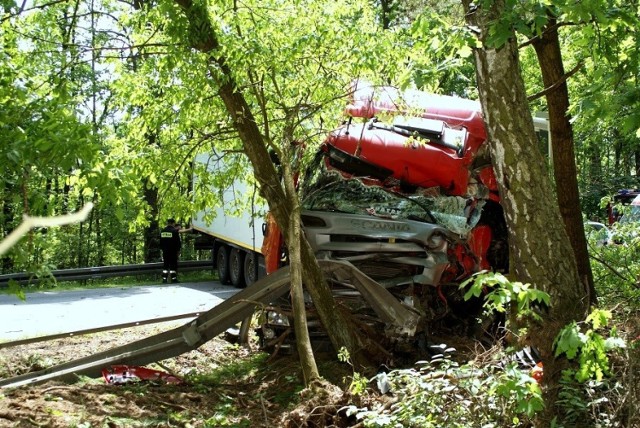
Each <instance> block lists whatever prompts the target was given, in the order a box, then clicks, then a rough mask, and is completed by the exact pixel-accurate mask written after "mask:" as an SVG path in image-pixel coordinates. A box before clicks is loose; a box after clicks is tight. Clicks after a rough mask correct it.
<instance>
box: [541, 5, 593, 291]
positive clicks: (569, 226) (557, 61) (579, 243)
mask: <svg viewBox="0 0 640 428" xmlns="http://www.w3.org/2000/svg"><path fill="white" fill-rule="evenodd" d="M532 45H533V48H534V49H535V51H536V54H537V55H538V63H540V70H541V72H542V81H543V83H544V87H545V90H546V98H547V107H548V109H549V128H550V131H551V142H552V145H551V146H552V148H553V175H554V177H555V181H556V188H557V189H558V191H557V192H556V195H557V197H558V205H559V207H560V214H561V215H562V219H563V220H564V227H565V229H566V231H567V234H568V235H569V240H570V241H571V242H572V244H573V253H574V254H575V257H576V263H577V266H578V274H579V275H580V279H581V280H582V281H583V283H584V286H585V289H586V290H587V292H588V293H589V302H590V303H591V304H595V303H597V297H596V289H595V287H594V284H593V273H592V272H591V263H590V262H589V252H588V250H587V238H586V236H585V232H584V223H583V220H582V211H581V209H580V193H579V190H578V171H577V169H576V157H575V151H574V142H573V128H572V127H571V122H570V120H569V119H570V117H569V90H568V89H567V82H566V76H565V73H564V66H563V64H562V52H560V40H559V39H558V27H557V25H556V20H555V18H553V17H550V20H549V23H548V24H547V26H546V28H545V30H544V32H543V33H542V34H541V35H540V36H538V37H536V38H534V39H533V40H532Z"/></svg>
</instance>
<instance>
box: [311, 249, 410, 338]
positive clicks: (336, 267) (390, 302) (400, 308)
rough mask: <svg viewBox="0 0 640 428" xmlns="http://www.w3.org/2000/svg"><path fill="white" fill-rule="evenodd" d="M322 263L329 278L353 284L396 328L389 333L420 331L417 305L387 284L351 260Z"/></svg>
mask: <svg viewBox="0 0 640 428" xmlns="http://www.w3.org/2000/svg"><path fill="white" fill-rule="evenodd" d="M318 263H319V264H320V267H321V268H322V270H323V271H324V273H325V275H326V276H327V278H328V279H334V280H336V281H338V282H340V283H342V284H344V283H348V284H351V285H353V286H354V287H355V288H356V289H357V290H358V292H359V293H360V294H361V295H362V297H363V298H364V299H365V300H366V301H367V303H369V305H370V306H371V308H372V309H373V310H374V312H375V313H376V314H377V315H378V316H379V317H380V319H381V320H382V321H383V322H384V323H385V324H387V326H388V327H389V329H390V330H392V331H389V333H391V332H392V333H395V334H398V335H408V336H413V335H414V334H415V333H416V330H417V327H418V323H419V322H420V318H421V316H420V313H419V312H418V311H417V310H416V309H414V308H411V307H409V306H407V305H405V304H403V303H401V302H400V301H398V299H397V298H396V297H395V296H394V295H393V294H391V293H390V292H389V291H388V290H387V289H386V288H385V287H383V286H382V285H380V284H378V283H377V282H376V281H374V280H373V279H371V278H370V277H368V276H367V275H365V274H364V273H363V272H361V271H360V270H358V269H357V268H356V267H355V266H354V265H352V264H351V263H349V262H347V261H339V260H318Z"/></svg>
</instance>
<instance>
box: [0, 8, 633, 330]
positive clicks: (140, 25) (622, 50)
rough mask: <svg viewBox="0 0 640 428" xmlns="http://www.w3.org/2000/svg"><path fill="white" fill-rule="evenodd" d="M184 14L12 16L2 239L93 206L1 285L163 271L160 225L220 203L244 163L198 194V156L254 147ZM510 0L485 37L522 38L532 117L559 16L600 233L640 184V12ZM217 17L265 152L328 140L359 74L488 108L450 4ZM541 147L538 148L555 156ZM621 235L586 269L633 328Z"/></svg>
mask: <svg viewBox="0 0 640 428" xmlns="http://www.w3.org/2000/svg"><path fill="white" fill-rule="evenodd" d="M181 3H182V2H175V3H174V2H163V1H161V2H145V1H134V2H133V3H126V2H115V1H114V2H108V1H102V2H100V1H89V2H81V1H69V2H68V1H51V2H28V1H25V2H23V3H21V4H18V3H15V2H13V1H4V2H3V16H2V21H1V25H2V28H1V31H2V33H1V34H2V42H3V43H2V51H1V53H0V54H1V56H0V58H1V61H2V62H1V64H0V79H2V85H1V87H0V99H1V100H2V101H1V105H2V106H3V108H2V110H1V111H0V126H1V127H2V132H1V133H0V140H1V144H0V156H2V158H3V161H2V174H1V177H2V178H1V180H2V188H1V191H2V198H0V200H1V201H2V202H1V204H2V210H0V228H1V229H2V230H1V232H2V235H3V236H6V234H8V233H9V232H10V231H11V230H13V229H14V228H15V227H16V226H17V225H18V224H19V223H20V222H21V220H22V216H23V215H24V214H29V215H38V216H53V215H58V214H64V213H67V212H71V211H76V210H78V209H80V208H81V207H83V206H84V205H85V204H87V203H88V202H92V203H93V204H94V209H93V210H92V211H91V213H90V216H89V218H88V220H87V221H86V222H83V223H80V224H77V225H73V226H67V227H64V228H51V229H47V230H39V231H37V232H35V233H32V234H30V235H29V237H28V239H24V240H22V241H21V242H20V243H19V244H18V245H16V246H15V247H14V248H13V249H12V251H11V252H10V253H9V254H7V255H6V257H3V259H2V273H9V272H16V271H33V272H36V273H37V274H39V275H42V276H43V277H46V272H47V271H48V270H49V269H54V268H55V269H62V268H72V267H85V266H100V265H109V264H123V263H141V262H154V261H158V260H159V259H160V253H159V245H158V242H157V238H158V236H159V233H158V231H159V227H160V226H161V225H162V224H163V221H164V220H165V219H166V218H168V217H177V218H178V219H180V220H182V221H183V222H185V223H186V222H188V219H189V218H190V217H191V215H192V214H193V212H195V211H198V210H201V209H202V208H204V207H207V206H215V205H219V204H220V203H221V200H220V197H221V194H218V193H215V192H210V191H208V189H209V188H210V186H214V188H220V189H223V188H224V187H225V183H228V182H229V181H230V180H232V179H233V177H232V175H233V174H236V173H237V171H238V169H237V168H236V166H234V168H232V169H230V173H229V174H227V175H221V176H215V177H214V176H212V177H208V179H206V180H203V181H201V187H197V188H194V187H193V185H192V176H193V173H194V171H193V165H192V160H193V158H194V156H195V154H196V153H199V152H210V153H217V154H220V155H221V154H223V153H224V152H226V151H242V150H243V147H242V144H241V141H240V139H239V138H238V135H237V133H236V129H235V128H234V127H233V126H232V124H231V123H230V120H229V117H228V112H227V110H226V109H225V106H224V105H223V103H222V100H221V99H220V97H218V95H217V94H218V88H217V87H215V86H213V85H212V79H210V78H209V77H210V76H211V75H215V70H212V69H211V64H210V61H209V60H210V58H211V56H212V55H213V54H212V53H211V52H207V51H205V50H203V49H200V47H199V46H197V43H198V40H200V39H201V36H202V35H201V34H198V25H197V22H195V24H194V22H193V21H188V20H185V18H184V16H183V15H182V13H181V9H180V7H181V6H183V5H182V4H181ZM480 3H482V4H485V5H486V4H488V3H490V2H487V1H484V2H480ZM505 3H506V6H507V7H505V8H504V14H503V16H502V19H500V20H499V21H497V22H496V24H495V26H494V27H493V34H492V36H493V37H494V38H495V40H500V39H503V38H506V37H508V35H509V34H510V32H511V31H513V30H515V31H517V32H518V34H519V37H520V38H521V42H522V43H521V45H522V46H521V49H520V52H519V54H520V65H521V72H522V74H523V77H524V80H525V86H526V90H527V93H528V94H529V95H530V101H529V103H530V104H529V109H530V110H531V111H532V112H544V111H546V109H547V108H546V105H545V98H544V97H543V96H541V95H540V94H542V93H544V91H545V90H546V89H548V88H545V86H544V85H543V83H542V79H541V76H540V66H539V64H538V60H537V58H536V55H535V52H534V51H533V49H532V48H531V46H530V44H528V43H526V40H528V38H530V37H535V35H536V31H537V30H538V29H539V28H541V26H542V23H543V21H544V22H545V23H546V22H547V21H546V19H548V10H549V9H552V10H554V13H555V14H556V17H557V18H558V29H559V32H560V41H561V47H562V55H563V59H564V62H565V68H566V69H567V70H570V72H569V73H568V76H567V80H566V82H567V84H568V88H569V99H570V102H571V104H570V110H569V113H570V116H571V118H572V120H571V124H572V127H573V132H574V141H575V154H576V165H577V179H578V184H579V192H580V201H581V204H582V206H581V211H582V215H583V216H584V218H585V219H592V220H602V221H604V220H605V218H606V211H605V210H604V206H603V203H602V201H603V198H604V199H605V200H606V198H608V197H610V196H611V195H612V194H614V193H615V192H616V191H617V190H618V189H621V188H633V187H639V186H640V184H639V183H638V182H637V177H638V174H639V170H640V144H639V142H640V140H639V137H640V134H639V130H640V111H639V110H638V103H639V102H640V97H639V94H638V70H639V67H638V60H639V51H638V43H639V42H638V38H637V34H636V32H637V28H639V27H638V25H637V24H638V22H637V21H638V12H639V9H638V7H639V6H638V4H637V2H622V1H602V2H599V1H592V2H570V1H540V2H505ZM196 5H201V4H200V3H196ZM207 6H208V7H209V8H210V10H209V14H210V16H212V17H213V22H214V24H215V25H216V26H217V27H216V28H217V30H218V37H219V40H218V42H219V51H220V52H222V53H223V54H224V57H225V59H226V65H227V66H228V67H229V68H230V69H231V70H232V71H233V73H234V74H233V75H234V78H235V80H236V81H237V82H239V85H240V86H241V87H242V88H243V89H245V94H247V95H248V99H249V101H250V103H251V105H252V106H256V107H257V110H258V111H261V112H262V113H263V114H264V117H262V118H260V124H261V130H262V134H263V138H264V140H265V141H266V142H267V144H268V145H269V146H270V147H271V148H273V149H274V150H276V151H278V152H286V144H287V143H288V142H290V141H305V143H306V144H308V145H309V146H313V145H315V144H318V143H320V142H321V141H322V139H323V137H324V136H325V135H326V134H327V132H329V131H330V130H331V129H332V128H334V127H335V126H337V125H338V124H339V123H340V121H341V120H342V117H341V115H342V110H343V107H344V104H345V99H346V98H345V97H346V95H347V94H346V91H345V88H347V87H348V85H349V83H350V82H351V81H352V80H353V79H354V78H366V79H368V80H370V81H372V82H374V83H378V84H392V85H395V86H398V87H400V88H408V87H415V88H419V89H423V90H426V91H429V92H435V93H443V94H451V95H457V96H462V97H465V98H472V99H475V98H477V97H478V91H477V89H476V87H477V82H476V75H475V66H474V63H473V57H472V48H473V47H474V42H473V37H472V34H473V28H470V27H469V26H466V25H465V13H464V11H463V9H462V5H461V4H459V3H458V2H457V1H439V2H431V1H406V2H400V1H362V0H361V1H358V0H343V1H332V2H322V1H294V2H287V1H268V2H264V1H256V2H252V1H247V2H236V1H233V2H231V1H230V2H211V4H208V5H207ZM202 28H203V29H204V28H206V27H205V26H204V25H203V26H202ZM184 34H188V35H189V37H188V40H185V38H184ZM194 44H196V45H195V46H194ZM194 47H195V48H194ZM214 80H215V79H214ZM292 123H293V124H295V126H293V127H292V126H291V124H292ZM547 143H548V142H546V143H541V144H540V150H541V151H542V152H543V153H544V154H545V155H547V156H548V155H549V152H548V145H547ZM247 165H248V164H244V165H240V166H237V167H238V168H246V167H247ZM195 172H198V173H200V172H201V171H195ZM631 227H633V226H631ZM620 229H621V230H620V231H619V233H621V234H624V233H627V231H625V230H623V229H624V228H620ZM624 239H625V242H628V243H629V245H624V246H615V247H613V246H611V247H607V248H595V247H594V248H592V252H593V257H592V261H593V262H594V263H593V271H594V276H595V281H594V282H595V283H596V285H597V287H598V294H599V295H600V296H601V304H602V305H603V306H604V307H611V308H614V307H615V308H616V310H617V311H618V312H617V313H620V314H625V315H627V316H628V315H630V314H634V313H637V312H635V311H637V308H635V306H637V301H638V286H637V272H638V260H639V259H638V257H637V252H636V247H637V245H635V238H634V235H633V232H629V234H628V235H627V237H626V238H624ZM186 256H189V255H188V254H187V255H186ZM620 302H625V304H624V306H623V307H620V306H616V304H618V303H620ZM634 305H635V306H634ZM621 318H624V319H626V316H625V317H621Z"/></svg>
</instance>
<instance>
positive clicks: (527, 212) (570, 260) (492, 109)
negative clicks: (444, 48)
mask: <svg viewBox="0 0 640 428" xmlns="http://www.w3.org/2000/svg"><path fill="white" fill-rule="evenodd" d="M462 3H463V5H464V8H465V12H466V19H467V22H468V24H469V25H470V26H472V28H474V29H476V31H477V32H478V37H479V39H480V41H481V42H482V46H483V47H482V48H478V49H476V50H475V52H474V55H475V61H476V74H477V79H478V89H479V93H480V101H481V104H482V108H483V111H484V115H485V123H486V126H487V132H488V135H489V148H490V152H491V156H492V158H493V164H494V167H495V171H496V178H497V181H498V185H499V190H500V196H501V200H502V202H501V203H502V206H503V208H504V212H505V217H506V221H507V226H508V228H509V245H510V249H511V253H510V254H511V257H512V258H511V260H510V263H509V265H510V270H511V272H512V273H513V274H514V275H515V276H516V277H517V279H518V280H521V281H523V282H528V283H531V284H532V285H533V286H534V287H536V288H538V289H542V290H544V291H546V292H547V293H549V294H550V296H551V305H550V307H548V308H540V309H541V315H542V317H543V319H542V321H541V323H540V324H541V325H530V326H529V329H528V334H529V337H528V339H529V340H530V342H531V344H532V345H533V346H535V347H537V348H538V350H539V351H540V354H541V356H542V361H543V364H544V378H543V379H544V386H545V388H544V394H545V402H546V408H545V413H544V415H543V416H542V418H543V419H544V420H546V421H550V420H551V418H552V415H553V414H554V413H555V412H556V411H558V409H556V408H555V407H554V403H555V402H556V397H557V393H558V388H557V386H558V382H559V380H560V376H561V370H562V368H564V366H565V365H566V361H565V360H557V359H555V358H554V357H553V349H552V347H553V341H554V339H555V337H556V336H557V335H558V333H559V331H560V329H561V328H562V327H564V326H565V325H567V324H568V323H570V322H571V321H575V320H581V319H584V316H585V313H586V310H587V307H588V296H586V294H585V290H584V287H583V286H582V282H581V281H580V277H579V276H578V270H577V267H576V262H575V258H574V257H572V256H569V257H567V255H572V254H573V251H572V248H571V244H570V242H569V238H568V235H567V233H566V230H565V228H564V226H563V223H562V217H561V216H560V211H559V208H558V204H557V200H556V199H555V197H554V194H553V191H552V186H551V182H550V180H549V178H548V175H547V174H548V171H547V168H546V166H545V161H544V159H543V157H542V154H541V153H540V151H539V150H538V149H537V147H538V145H537V140H536V136H535V132H534V128H533V120H532V117H531V113H530V111H529V107H528V102H527V98H526V94H525V88H524V82H523V79H522V76H521V74H520V64H519V58H518V48H517V45H516V40H515V34H513V33H512V35H511V38H510V39H509V40H508V41H507V42H506V43H505V44H504V45H502V46H500V47H497V48H492V47H489V46H487V43H486V42H487V41H486V38H487V35H488V34H489V28H490V26H491V24H492V23H493V22H496V21H497V20H498V19H499V17H500V14H501V13H503V12H504V6H505V5H504V0H495V1H494V2H492V3H491V5H490V6H487V8H486V9H484V8H481V7H477V4H473V3H472V1H471V0H463V2H462ZM543 423H544V422H543ZM547 426H548V424H547Z"/></svg>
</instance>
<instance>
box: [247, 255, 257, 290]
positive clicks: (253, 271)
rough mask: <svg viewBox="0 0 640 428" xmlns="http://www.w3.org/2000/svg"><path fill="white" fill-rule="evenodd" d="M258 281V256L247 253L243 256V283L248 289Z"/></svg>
mask: <svg viewBox="0 0 640 428" xmlns="http://www.w3.org/2000/svg"><path fill="white" fill-rule="evenodd" d="M257 280H258V256H256V255H255V254H251V253H248V254H247V255H246V256H244V282H245V284H246V285H247V287H249V286H250V285H253V283H254V282H256V281H257Z"/></svg>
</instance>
